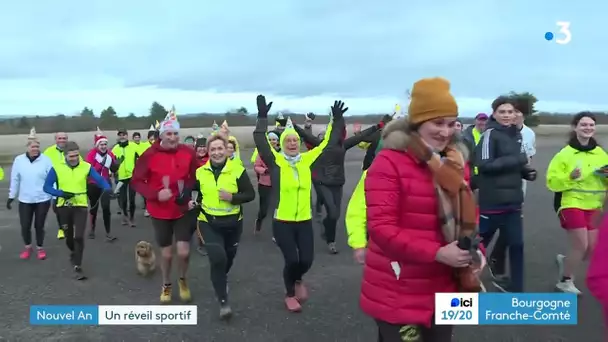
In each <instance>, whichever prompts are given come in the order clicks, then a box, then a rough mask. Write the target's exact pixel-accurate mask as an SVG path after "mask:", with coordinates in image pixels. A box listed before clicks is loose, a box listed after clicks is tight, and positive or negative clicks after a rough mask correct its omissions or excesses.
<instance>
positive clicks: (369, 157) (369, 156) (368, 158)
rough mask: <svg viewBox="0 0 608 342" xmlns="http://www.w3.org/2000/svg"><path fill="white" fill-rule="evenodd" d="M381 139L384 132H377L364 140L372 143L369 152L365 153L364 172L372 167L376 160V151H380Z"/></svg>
mask: <svg viewBox="0 0 608 342" xmlns="http://www.w3.org/2000/svg"><path fill="white" fill-rule="evenodd" d="M362 133H363V132H362ZM380 139H382V130H377V131H376V132H374V133H372V134H370V135H369V137H368V138H367V139H365V140H363V141H365V142H368V143H370V145H369V147H368V148H367V151H365V157H363V167H362V168H361V169H362V170H363V171H365V170H367V169H369V167H370V166H372V162H373V161H374V158H376V150H377V149H378V144H379V143H380Z"/></svg>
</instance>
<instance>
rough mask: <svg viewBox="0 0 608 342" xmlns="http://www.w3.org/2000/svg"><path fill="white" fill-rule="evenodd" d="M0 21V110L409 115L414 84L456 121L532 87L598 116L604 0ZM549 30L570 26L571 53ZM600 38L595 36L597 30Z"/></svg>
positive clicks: (161, 9) (199, 9) (90, 6)
mask: <svg viewBox="0 0 608 342" xmlns="http://www.w3.org/2000/svg"><path fill="white" fill-rule="evenodd" d="M3 7H4V8H3V10H2V11H0V20H1V22H2V23H3V25H2V28H3V29H2V30H0V39H1V40H2V42H3V44H4V46H3V49H2V50H3V51H2V53H1V54H0V115H9V114H10V115H32V114H40V115H45V114H53V113H65V114H74V113H77V112H79V111H80V110H81V109H82V108H83V107H84V106H88V107H90V108H92V109H94V110H95V112H96V113H97V114H98V113H99V112H100V110H101V109H102V108H104V107H107V106H109V105H112V106H113V107H114V108H115V109H116V110H117V111H118V112H119V114H120V115H127V114H128V113H129V112H134V113H135V114H138V115H139V114H145V113H146V112H147V110H148V108H149V107H150V104H151V102H152V101H159V102H160V103H162V104H163V105H165V106H166V107H170V106H171V105H172V104H173V105H175V106H176V108H177V111H178V114H179V113H180V112H181V113H193V112H225V111H226V110H229V109H232V108H238V107H241V106H244V107H246V108H248V109H249V110H250V111H255V96H256V95H257V94H258V93H263V94H266V95H267V97H268V98H269V99H270V100H273V101H274V102H275V107H274V109H275V110H284V109H289V110H292V111H295V112H305V111H315V112H325V111H327V110H328V108H329V106H330V105H331V103H332V102H333V100H334V99H344V100H345V101H346V102H347V105H348V106H349V107H350V110H351V112H352V113H359V114H361V113H370V112H388V111H391V110H392V109H393V107H394V105H395V103H401V104H403V105H404V107H405V106H406V105H407V97H406V96H405V92H406V90H407V89H408V88H411V86H412V84H413V83H414V82H415V81H416V80H417V79H420V78H423V77H434V76H442V77H445V78H447V79H449V80H450V81H451V83H452V91H453V94H454V95H455V96H456V98H457V100H458V104H459V108H460V113H461V115H464V116H473V115H475V114H476V113H477V112H482V111H489V106H490V103H491V101H492V99H493V98H494V97H496V96H497V95H500V94H503V93H507V92H509V91H511V90H515V91H530V92H532V93H533V94H535V95H536V96H537V97H538V98H539V103H538V105H537V107H538V109H539V110H543V111H550V112H576V111H582V110H600V111H608V99H606V96H605V94H606V92H605V90H604V87H605V84H604V83H605V80H606V79H608V67H607V66H608V45H607V44H605V43H606V42H607V41H608V33H606V32H605V30H603V29H602V27H603V19H604V18H603V16H604V15H605V13H607V12H608V3H605V2H599V1H595V0H592V1H590V2H582V1H581V2H569V1H568V2H567V1H565V0H558V1H552V2H550V6H549V5H548V3H546V2H542V3H541V2H538V3H532V2H530V1H523V0H512V1H510V2H508V4H507V3H505V2H500V1H498V0H463V1H460V2H454V1H448V0H436V1H434V2H432V3H425V4H422V3H411V2H405V1H399V0H385V1H383V2H381V3H376V2H369V1H362V0H350V1H346V0H333V1H321V0H309V1H295V0H284V1H268V0H258V1H253V2H252V1H244V0H229V1H223V2H210V1H194V0H174V1H167V0H157V1H154V2H144V1H142V0H131V1H116V0H105V1H99V0H91V1H87V2H80V1H75V0H63V1H60V2H41V1H33V0H25V1H22V2H10V3H7V4H5V5H4V6H3ZM557 21H568V22H570V23H571V28H570V30H571V32H572V40H571V42H570V43H569V44H567V45H559V44H556V43H555V41H551V42H548V41H546V40H545V38H544V34H545V32H546V31H552V32H554V33H555V35H556V39H558V38H560V37H561V35H560V34H559V33H558V30H559V28H558V27H557V25H556V22H557ZM602 31H604V32H602Z"/></svg>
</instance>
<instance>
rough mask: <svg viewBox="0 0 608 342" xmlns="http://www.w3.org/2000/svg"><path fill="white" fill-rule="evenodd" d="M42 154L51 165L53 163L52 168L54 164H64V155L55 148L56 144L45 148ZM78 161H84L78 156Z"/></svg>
mask: <svg viewBox="0 0 608 342" xmlns="http://www.w3.org/2000/svg"><path fill="white" fill-rule="evenodd" d="M43 154H44V155H45V156H47V157H49V159H51V163H53V166H55V165H56V164H61V163H65V154H64V153H63V151H61V150H59V149H58V148H57V144H55V145H53V146H49V147H47V148H46V150H44V152H43ZM80 161H81V162H82V161H84V159H82V156H80Z"/></svg>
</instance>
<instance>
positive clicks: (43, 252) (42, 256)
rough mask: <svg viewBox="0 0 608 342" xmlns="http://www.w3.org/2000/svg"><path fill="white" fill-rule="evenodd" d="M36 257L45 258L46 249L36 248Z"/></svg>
mask: <svg viewBox="0 0 608 342" xmlns="http://www.w3.org/2000/svg"><path fill="white" fill-rule="evenodd" d="M36 257H37V258H38V260H45V259H46V251H45V250H44V249H42V248H38V251H37V255H36Z"/></svg>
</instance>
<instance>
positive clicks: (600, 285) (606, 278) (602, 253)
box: [587, 213, 608, 332]
mask: <svg viewBox="0 0 608 342" xmlns="http://www.w3.org/2000/svg"><path fill="white" fill-rule="evenodd" d="M602 215H603V217H602V221H601V224H600V227H599V237H598V240H597V244H596V245H595V249H594V252H593V256H592V257H591V262H590V263H589V270H588V271H587V287H589V291H590V292H591V294H593V296H594V297H595V298H596V299H597V300H598V301H599V302H600V304H601V305H602V308H603V309H604V322H606V329H608V214H607V213H603V214H602ZM607 332H608V330H607Z"/></svg>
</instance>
